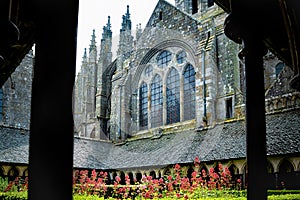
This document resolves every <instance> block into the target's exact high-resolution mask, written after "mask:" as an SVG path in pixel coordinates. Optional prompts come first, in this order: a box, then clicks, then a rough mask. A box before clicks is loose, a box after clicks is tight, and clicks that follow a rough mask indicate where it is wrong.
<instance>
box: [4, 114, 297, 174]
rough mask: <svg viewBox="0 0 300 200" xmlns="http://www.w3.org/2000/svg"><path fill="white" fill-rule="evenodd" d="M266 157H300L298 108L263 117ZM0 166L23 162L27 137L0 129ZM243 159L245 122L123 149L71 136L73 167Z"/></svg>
mask: <svg viewBox="0 0 300 200" xmlns="http://www.w3.org/2000/svg"><path fill="white" fill-rule="evenodd" d="M266 118H267V154H268V155H286V154H294V155H300V110H294V111H289V112H283V113H278V114H272V115H268V116H267V117H266ZM0 139H1V140H0V162H8V163H25V164H26V163H28V142H29V133H28V131H24V130H17V129H10V128H4V127H0ZM195 156H199V158H200V160H201V161H214V160H227V159H238V158H245V157H246V135H245V122H244V121H237V122H232V123H225V124H221V125H217V126H216V127H214V128H213V129H208V130H204V131H200V132H196V131H194V130H187V131H183V132H180V133H172V134H167V135H162V136H161V137H160V138H156V139H153V138H147V139H142V140H134V141H128V142H126V143H125V144H123V145H118V146H116V145H114V144H112V143H110V142H103V141H97V140H93V139H83V138H76V137H75V138H74V167H76V168H91V169H94V168H96V169H126V168H127V169H129V168H130V169H134V168H135V169H138V168H155V167H163V166H166V165H170V164H175V163H191V162H193V160H194V158H195Z"/></svg>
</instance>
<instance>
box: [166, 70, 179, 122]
mask: <svg viewBox="0 0 300 200" xmlns="http://www.w3.org/2000/svg"><path fill="white" fill-rule="evenodd" d="M179 121H180V79H179V74H178V72H177V70H176V69H175V68H172V69H171V70H170V72H169V74H168V76H167V124H173V123H176V122H179Z"/></svg>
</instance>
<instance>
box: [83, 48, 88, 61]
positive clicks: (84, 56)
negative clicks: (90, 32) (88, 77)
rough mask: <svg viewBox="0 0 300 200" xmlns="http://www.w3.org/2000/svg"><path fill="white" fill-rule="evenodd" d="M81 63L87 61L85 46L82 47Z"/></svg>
mask: <svg viewBox="0 0 300 200" xmlns="http://www.w3.org/2000/svg"><path fill="white" fill-rule="evenodd" d="M82 63H87V55H86V48H84V53H83V56H82Z"/></svg>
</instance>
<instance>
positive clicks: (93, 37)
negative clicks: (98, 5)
mask: <svg viewBox="0 0 300 200" xmlns="http://www.w3.org/2000/svg"><path fill="white" fill-rule="evenodd" d="M96 48H97V47H96V35H95V29H93V34H92V39H91V44H90V52H91V51H92V50H94V49H96Z"/></svg>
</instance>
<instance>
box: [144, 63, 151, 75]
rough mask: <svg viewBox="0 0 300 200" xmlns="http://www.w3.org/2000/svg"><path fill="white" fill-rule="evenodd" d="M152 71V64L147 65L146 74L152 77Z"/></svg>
mask: <svg viewBox="0 0 300 200" xmlns="http://www.w3.org/2000/svg"><path fill="white" fill-rule="evenodd" d="M152 72H153V68H152V66H151V65H149V66H147V68H146V70H145V75H146V76H147V77H150V76H151V75H152Z"/></svg>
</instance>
